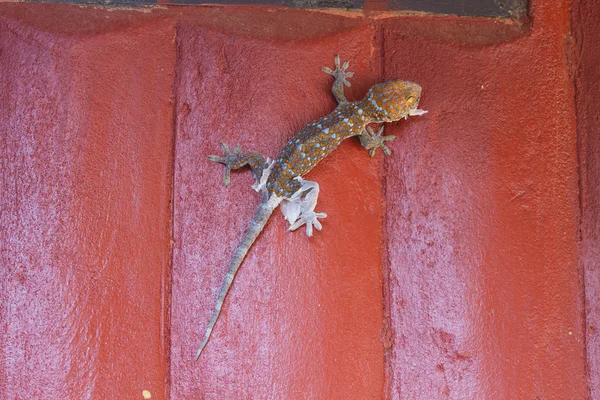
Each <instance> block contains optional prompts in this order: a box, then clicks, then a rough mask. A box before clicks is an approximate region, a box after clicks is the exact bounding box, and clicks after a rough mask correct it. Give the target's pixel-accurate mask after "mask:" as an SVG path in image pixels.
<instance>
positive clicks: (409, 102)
mask: <svg viewBox="0 0 600 400" xmlns="http://www.w3.org/2000/svg"><path fill="white" fill-rule="evenodd" d="M416 100H417V99H416V97H415V96H410V97H409V98H408V99H406V102H407V103H408V104H409V105H411V106H412V105H413V103H414V102H415V101H416Z"/></svg>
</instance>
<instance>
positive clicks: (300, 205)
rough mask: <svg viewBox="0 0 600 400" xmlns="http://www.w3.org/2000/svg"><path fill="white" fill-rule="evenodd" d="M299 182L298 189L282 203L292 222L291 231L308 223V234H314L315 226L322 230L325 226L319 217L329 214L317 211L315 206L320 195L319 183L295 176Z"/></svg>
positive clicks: (285, 213) (287, 217)
mask: <svg viewBox="0 0 600 400" xmlns="http://www.w3.org/2000/svg"><path fill="white" fill-rule="evenodd" d="M294 179H295V181H297V182H298V183H299V188H298V190H297V191H296V192H295V193H294V194H293V195H292V196H291V197H289V198H287V199H285V201H284V202H283V203H282V205H281V210H282V212H283V214H284V215H285V218H286V219H287V220H288V221H289V222H290V231H295V230H296V229H298V228H299V227H301V226H302V225H304V224H306V235H307V236H312V235H313V226H314V228H315V229H316V230H318V231H320V230H321V229H322V228H323V226H322V225H321V222H319V220H318V218H325V217H327V214H325V213H316V212H315V206H316V205H317V199H318V197H319V184H318V183H316V182H311V181H305V180H304V179H302V178H301V177H299V176H298V177H296V178H294Z"/></svg>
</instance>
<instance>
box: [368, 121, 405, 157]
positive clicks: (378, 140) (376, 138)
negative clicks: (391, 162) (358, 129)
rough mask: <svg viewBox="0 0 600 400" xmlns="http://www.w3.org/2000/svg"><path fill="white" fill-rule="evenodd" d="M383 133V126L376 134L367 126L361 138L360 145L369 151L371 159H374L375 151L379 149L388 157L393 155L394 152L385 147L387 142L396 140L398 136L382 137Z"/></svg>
mask: <svg viewBox="0 0 600 400" xmlns="http://www.w3.org/2000/svg"><path fill="white" fill-rule="evenodd" d="M382 133H383V125H382V126H381V127H380V128H379V129H377V132H374V131H373V129H371V127H370V126H367V127H366V128H365V129H364V130H363V131H362V133H361V134H360V136H359V139H360V144H362V146H363V147H364V148H365V149H367V150H369V155H370V156H371V157H373V156H374V155H375V151H376V150H377V149H378V148H379V149H381V150H383V152H384V153H385V154H386V155H388V156H391V155H392V150H390V149H389V148H388V147H387V146H386V145H385V142H388V141H391V140H394V139H396V136H394V135H388V136H382V135H381V134H382Z"/></svg>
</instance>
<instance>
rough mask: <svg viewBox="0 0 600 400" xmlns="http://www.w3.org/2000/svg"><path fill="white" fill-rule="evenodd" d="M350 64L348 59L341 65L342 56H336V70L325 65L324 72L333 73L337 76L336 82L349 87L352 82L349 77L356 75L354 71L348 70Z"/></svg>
mask: <svg viewBox="0 0 600 400" xmlns="http://www.w3.org/2000/svg"><path fill="white" fill-rule="evenodd" d="M349 65H350V62H349V61H346V62H344V64H343V65H342V66H341V67H340V56H335V70H333V71H332V70H331V68H328V67H323V72H325V73H327V74H329V75H333V76H334V77H335V80H336V82H340V83H343V84H344V85H346V86H347V87H350V82H349V81H348V79H347V78H352V76H354V72H346V70H347V69H348V66H349Z"/></svg>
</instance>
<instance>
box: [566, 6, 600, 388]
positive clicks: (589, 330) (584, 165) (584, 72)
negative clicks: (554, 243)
mask: <svg viewBox="0 0 600 400" xmlns="http://www.w3.org/2000/svg"><path fill="white" fill-rule="evenodd" d="M573 10H574V11H573V21H572V26H573V31H574V35H573V36H574V39H575V41H574V43H573V44H574V46H573V49H574V50H575V52H574V54H573V55H574V60H573V62H574V67H578V68H577V69H576V70H574V72H576V73H577V79H576V87H577V96H576V100H577V102H576V106H577V129H578V131H579V155H580V160H581V167H580V170H581V207H582V225H581V235H582V249H581V250H582V251H581V254H582V263H583V268H584V282H585V308H586V309H585V311H586V326H585V328H586V355H587V362H588V365H587V366H588V379H589V382H588V384H589V388H590V394H591V398H592V399H600V119H599V116H600V69H599V68H598V66H599V65H600V51H599V49H598V41H599V40H600V3H598V2H596V1H589V0H582V1H574V2H573ZM577 51H578V52H577ZM575 61H577V64H575Z"/></svg>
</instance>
